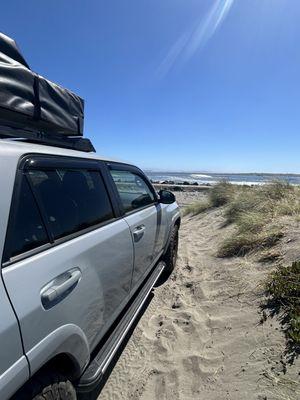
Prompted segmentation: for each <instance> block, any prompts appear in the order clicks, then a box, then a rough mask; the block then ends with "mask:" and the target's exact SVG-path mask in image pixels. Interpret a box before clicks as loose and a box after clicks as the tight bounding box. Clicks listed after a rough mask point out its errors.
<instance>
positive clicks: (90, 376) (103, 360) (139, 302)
mask: <svg viewBox="0 0 300 400" xmlns="http://www.w3.org/2000/svg"><path fill="white" fill-rule="evenodd" d="M164 268H165V264H164V263H163V262H160V263H158V265H157V266H156V267H155V269H154V271H153V272H152V273H151V275H150V276H149V277H148V278H147V281H146V283H145V285H144V286H143V287H142V289H141V290H140V291H139V293H138V294H137V296H136V297H135V298H134V300H133V302H132V304H131V305H130V307H129V308H128V310H127V311H126V312H125V314H124V315H123V316H122V318H121V319H120V321H119V322H118V324H117V326H116V327H115V329H114V330H113V332H112V333H111V335H110V336H109V338H108V339H107V341H106V342H105V343H104V345H103V346H102V347H101V349H100V351H99V353H98V354H97V355H96V356H95V357H94V359H93V361H92V362H91V363H90V365H89V366H88V367H87V369H86V370H85V372H84V373H83V375H82V376H81V378H80V380H79V382H78V384H77V390H78V392H79V393H80V392H81V393H85V392H88V391H90V390H93V389H94V388H95V387H96V386H97V385H98V384H99V382H100V380H101V378H102V377H103V375H104V373H105V371H106V370H107V368H108V366H109V364H110V362H111V361H112V359H113V357H114V355H115V354H116V352H117V350H118V348H119V347H120V345H121V344H122V342H123V340H124V338H125V337H126V334H127V333H128V331H129V329H130V327H131V326H132V324H133V323H134V321H135V320H136V318H137V316H138V315H139V312H140V311H141V308H142V307H143V305H144V303H145V302H146V300H147V298H148V296H149V294H150V292H151V290H152V288H153V286H154V285H155V283H156V282H157V281H158V279H159V277H160V276H161V274H162V272H163V270H164Z"/></svg>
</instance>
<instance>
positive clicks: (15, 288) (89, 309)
mask: <svg viewBox="0 0 300 400" xmlns="http://www.w3.org/2000/svg"><path fill="white" fill-rule="evenodd" d="M28 154H38V155H51V156H64V157H67V156H68V157H72V158H73V159H74V158H79V159H93V160H99V161H101V160H103V161H104V163H102V164H106V163H107V162H116V161H115V160H109V159H107V158H103V157H100V156H97V155H95V154H89V153H81V152H78V151H72V150H67V149H60V148H55V147H50V146H43V145H35V144H30V143H21V142H12V141H8V140H4V141H2V140H1V141H0V170H1V171H5V173H1V174H0V188H1V196H0V218H1V224H0V251H1V254H3V248H4V242H5V236H6V229H7V224H8V219H9V210H10V204H11V199H12V195H13V189H14V184H15V177H16V172H17V170H18V165H19V162H20V159H21V158H22V157H24V156H25V155H28ZM118 163H120V162H119V161H118ZM123 165H124V166H125V167H126V165H127V164H123ZM128 165H129V164H128ZM132 168H134V167H132ZM104 172H105V171H104ZM108 175H109V173H107V176H108ZM106 179H108V180H107V181H106V185H107V182H108V184H110V183H109V178H107V177H106ZM3 188H4V189H3ZM112 193H115V191H114V190H112V191H110V196H112ZM114 201H116V202H117V200H116V196H114ZM179 218H180V213H179V209H178V205H177V204H176V203H174V204H162V203H160V202H159V200H158V198H156V199H155V202H154V203H153V204H152V205H151V206H148V207H145V208H143V209H138V210H135V211H134V212H132V213H129V214H128V215H117V216H116V218H115V219H114V220H112V221H109V222H108V223H107V224H104V225H103V226H100V227H95V229H92V230H90V231H88V232H84V233H82V234H79V235H78V236H76V237H72V238H70V239H67V240H66V241H63V242H61V243H59V244H58V243H56V244H55V245H53V246H51V247H48V248H46V249H42V251H40V252H37V253H35V254H32V255H31V254H30V255H28V257H26V258H24V259H20V260H16V261H15V262H13V263H10V264H8V265H6V266H5V268H2V277H3V282H4V284H5V287H4V286H3V287H1V284H2V282H0V301H1V303H0V304H1V317H2V316H3V319H2V318H1V320H2V321H3V324H4V325H3V326H1V322H2V321H1V322H0V339H1V360H0V398H1V399H3V400H6V399H7V398H8V397H9V396H10V395H11V394H12V391H13V390H14V389H15V390H17V389H18V388H19V386H20V385H22V384H23V383H24V382H25V381H26V380H27V379H28V377H29V375H30V372H31V375H32V374H34V373H35V372H36V371H38V370H39V369H40V368H41V367H43V365H45V363H47V362H48V361H49V360H50V359H51V358H53V357H55V356H56V355H59V354H66V355H68V356H69V357H70V359H72V360H73V361H74V365H75V366H76V368H77V369H78V374H80V373H82V372H83V370H84V368H85V367H86V365H87V363H88V362H89V358H90V355H91V352H92V351H93V350H94V349H95V347H96V346H97V345H98V344H99V341H100V340H101V338H102V337H103V336H104V334H105V333H106V332H107V331H108V329H109V328H110V326H111V325H112V323H113V322H114V321H115V319H116V318H117V316H118V315H119V314H120V312H121V311H122V310H123V309H124V307H125V306H126V305H127V304H128V301H129V299H130V297H131V296H133V295H134V293H135V292H136V290H137V289H138V288H139V287H140V285H141V284H142V282H143V281H144V279H145V278H146V276H147V274H148V272H149V271H150V270H151V269H152V268H153V267H154V266H155V265H156V263H157V262H158V261H159V259H160V257H161V256H162V254H163V252H165V251H166V248H167V245H168V240H169V236H170V233H171V230H172V228H173V226H174V224H175V223H177V221H178V219H179ZM139 225H144V226H145V228H146V229H145V232H144V234H143V235H142V237H141V239H140V240H138V241H136V242H134V236H133V231H134V229H135V228H136V227H137V226H139ZM74 269H75V270H76V271H79V273H80V274H81V276H80V280H79V281H78V284H77V285H76V287H74V288H73V289H72V291H71V292H70V293H69V294H68V296H67V297H66V298H64V299H63V300H62V301H60V302H59V303H58V304H56V305H55V306H54V307H51V308H49V309H45V307H44V306H43V304H42V301H41V294H42V292H43V290H44V289H45V287H47V285H48V284H49V283H50V282H52V281H53V280H54V279H55V278H56V277H58V276H60V275H61V274H63V273H65V272H66V271H70V270H72V271H73V270H74ZM8 296H9V298H8ZM2 299H3V300H2ZM16 316H17V318H16ZM19 328H20V329H19ZM21 335H22V341H23V345H22V341H21ZM3 343H4V344H5V345H3ZM9 346H12V349H10V347H9ZM24 351H25V352H24ZM28 361H29V364H30V365H29V364H28Z"/></svg>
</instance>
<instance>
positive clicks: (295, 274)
mask: <svg viewBox="0 0 300 400" xmlns="http://www.w3.org/2000/svg"><path fill="white" fill-rule="evenodd" d="M221 206H222V207H224V216H225V225H233V226H234V227H235V231H234V233H233V234H232V236H230V237H228V238H225V239H224V240H223V241H222V243H221V245H220V247H219V249H218V251H217V256H218V257H234V256H245V255H246V254H247V253H249V252H257V251H261V252H260V256H261V260H263V259H266V260H267V261H274V260H277V259H278V254H277V253H276V252H275V253H274V254H273V255H272V254H270V253H269V252H270V251H271V250H267V251H268V254H266V252H264V250H266V249H271V248H272V247H273V246H274V245H276V243H278V241H279V240H280V239H281V238H282V237H283V235H284V222H282V221H285V219H284V218H283V217H284V216H292V217H293V218H295V219H297V220H299V221H300V187H295V186H291V185H289V184H287V183H285V182H272V183H270V184H266V185H263V186H255V187H249V186H248V187H247V186H235V185H230V184H229V183H226V182H221V183H219V184H217V185H215V186H214V187H213V188H212V189H211V191H210V193H209V195H208V198H207V200H205V201H203V202H202V203H196V204H193V205H191V206H189V208H188V213H192V214H199V213H201V212H203V211H205V210H207V209H213V208H215V207H221ZM262 255H263V256H262ZM262 262H263V261H262ZM265 288H266V291H267V292H268V294H269V298H270V301H269V306H270V307H269V308H271V309H272V313H273V314H275V313H276V312H281V313H282V314H283V319H282V323H283V325H284V329H285V331H286V334H287V337H288V342H289V343H291V347H292V350H291V354H293V355H295V354H298V353H299V352H300V350H299V349H300V261H299V262H295V263H293V264H292V265H291V266H288V267H282V266H279V267H277V268H276V270H275V271H273V272H272V273H271V274H270V276H269V277H268V279H267V282H266V284H265ZM295 348H296V350H295Z"/></svg>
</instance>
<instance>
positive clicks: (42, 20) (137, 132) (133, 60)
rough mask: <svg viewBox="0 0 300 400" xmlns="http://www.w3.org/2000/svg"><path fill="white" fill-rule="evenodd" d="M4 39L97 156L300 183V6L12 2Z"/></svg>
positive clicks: (6, 5)
mask: <svg viewBox="0 0 300 400" xmlns="http://www.w3.org/2000/svg"><path fill="white" fill-rule="evenodd" d="M0 19H1V28H0V29H1V30H2V31H3V32H4V33H6V34H8V35H10V36H12V37H14V38H15V39H16V40H17V42H18V44H19V46H20V47H21V49H22V51H23V53H24V55H25V58H26V59H27V61H28V63H29V65H30V66H31V68H32V69H33V70H35V71H36V72H38V73H40V74H41V75H44V76H46V77H47V78H49V79H51V80H53V81H55V82H57V83H59V84H61V85H63V86H65V87H68V88H70V89H71V90H73V91H75V92H76V93H78V94H79V95H81V96H82V97H83V98H84V99H85V101H86V119H85V133H86V136H89V137H91V138H92V139H93V141H94V143H95V146H96V148H97V151H98V152H99V153H100V154H105V155H109V156H114V157H117V158H121V159H124V160H129V161H131V162H133V163H136V164H138V165H140V166H141V167H143V168H155V169H157V170H159V169H162V170H177V171H179V170H194V171H196V170H198V171H224V172H240V171H241V172H254V171H259V172H260V171H265V172H295V173H300V157H299V148H300V135H299V131H300V85H299V83H300V72H299V71H300V50H299V42H300V24H299V20H300V2H299V0H152V1H149V0H131V1H124V0H118V1H114V0H111V1H104V0H86V1H84V0H81V1H79V0H72V1H71V0H51V1H48V2H46V1H38V0H35V1H34V0H26V2H25V1H15V0H10V1H9V2H8V1H5V2H3V4H1V16H0Z"/></svg>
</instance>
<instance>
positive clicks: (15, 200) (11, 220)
mask: <svg viewBox="0 0 300 400" xmlns="http://www.w3.org/2000/svg"><path fill="white" fill-rule="evenodd" d="M23 179H26V181H27V184H28V186H29V190H30V192H31V194H32V197H33V201H34V203H35V205H36V209H37V212H38V214H39V215H40V218H41V221H42V223H43V226H44V229H45V233H46V235H47V238H48V242H47V243H44V244H42V245H41V246H38V247H35V248H33V249H31V250H27V251H25V252H23V253H20V254H18V255H16V256H14V257H10V258H9V259H8V260H7V261H4V260H5V259H6V253H7V246H8V243H9V237H11V231H12V229H13V227H14V225H15V221H16V212H15V210H16V209H17V208H18V206H19V202H20V190H21V186H22V180H23ZM50 244H51V242H50V237H49V234H48V230H47V227H46V225H45V223H44V218H43V216H42V213H41V210H40V207H39V204H38V203H37V201H36V198H35V195H34V193H33V192H32V188H31V184H30V182H29V181H28V177H27V176H26V174H25V173H24V172H23V171H19V170H17V174H16V177H15V182H14V188H13V194H12V198H11V202H10V210H9V216H8V221H7V227H6V234H5V242H4V247H3V254H2V260H1V265H2V267H4V266H6V265H7V264H11V260H13V259H15V258H18V257H19V256H20V255H23V254H27V253H32V252H34V251H36V250H38V249H41V248H44V247H46V246H47V247H49V245H50ZM9 247H10V246H8V248H9Z"/></svg>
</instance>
